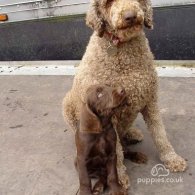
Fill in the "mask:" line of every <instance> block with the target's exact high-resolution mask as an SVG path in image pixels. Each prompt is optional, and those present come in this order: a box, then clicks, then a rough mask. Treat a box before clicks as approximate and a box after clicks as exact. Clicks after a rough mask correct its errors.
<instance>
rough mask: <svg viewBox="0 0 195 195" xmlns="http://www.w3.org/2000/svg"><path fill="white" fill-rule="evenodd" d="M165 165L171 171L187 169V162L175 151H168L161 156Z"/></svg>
mask: <svg viewBox="0 0 195 195" xmlns="http://www.w3.org/2000/svg"><path fill="white" fill-rule="evenodd" d="M161 160H162V161H163V162H164V164H165V167H166V168H168V169H169V170H170V171H171V172H183V171H185V170H186V169H187V162H186V161H185V159H183V158H182V157H181V156H179V155H177V154H176V153H169V154H166V155H164V156H162V157H161Z"/></svg>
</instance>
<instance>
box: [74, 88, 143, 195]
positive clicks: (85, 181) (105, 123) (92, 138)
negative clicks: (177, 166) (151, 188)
mask: <svg viewBox="0 0 195 195" xmlns="http://www.w3.org/2000/svg"><path fill="white" fill-rule="evenodd" d="M125 98H126V95H125V90H124V89H122V88H120V87H119V88H112V87H108V86H104V85H94V86H92V87H90V88H89V89H88V91H87V100H86V104H83V105H82V108H81V117H80V127H79V130H78V131H77V132H76V135H75V141H76V147H77V158H76V161H75V165H76V168H77V170H78V173H79V181H80V195H91V194H100V193H101V192H103V190H104V188H105V187H106V185H108V186H109V188H110V194H111V195H127V192H126V190H125V189H123V188H122V187H121V185H120V184H119V182H118V175H117V169H116V163H117V156H116V140H117V135H116V132H115V130H114V128H113V125H112V121H111V119H112V115H113V110H114V109H116V108H117V107H119V106H120V105H121V104H124V103H125ZM127 154H128V156H129V157H130V159H131V160H134V161H136V160H137V161H138V162H139V161H140V160H141V161H142V162H143V155H137V154H138V153H136V152H130V151H128V152H127V153H126V154H125V155H127ZM139 154H140V153H139ZM144 157H145V156H144ZM135 159H136V160H135ZM144 161H145V159H144ZM92 177H96V178H98V179H99V180H98V181H97V183H96V184H95V186H94V188H93V189H92V186H91V178H92Z"/></svg>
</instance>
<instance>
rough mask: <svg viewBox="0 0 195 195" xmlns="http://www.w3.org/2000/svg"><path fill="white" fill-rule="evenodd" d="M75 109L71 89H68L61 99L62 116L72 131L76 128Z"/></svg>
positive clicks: (76, 117)
mask: <svg viewBox="0 0 195 195" xmlns="http://www.w3.org/2000/svg"><path fill="white" fill-rule="evenodd" d="M76 109H77V108H76V103H75V101H74V99H73V95H72V93H71V91H69V92H68V93H67V94H66V96H65V97H64V99H63V116H64V120H65V122H66V123H67V125H69V127H70V128H71V129H73V130H74V131H76V130H77V129H78V116H77V112H76Z"/></svg>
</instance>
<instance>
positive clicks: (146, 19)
mask: <svg viewBox="0 0 195 195" xmlns="http://www.w3.org/2000/svg"><path fill="white" fill-rule="evenodd" d="M86 21H87V25H88V26H89V27H91V28H92V29H93V30H95V31H97V32H98V35H99V36H100V37H102V36H103V35H104V33H105V32H106V31H107V32H109V31H111V32H114V34H115V36H117V37H118V38H119V39H120V40H121V41H128V40H130V39H131V38H132V37H136V36H137V35H139V34H140V32H141V31H142V30H143V26H144V25H145V26H146V27H147V28H150V29H152V28H153V10H152V6H151V0H91V4H90V8H89V10H88V12H87V17H86Z"/></svg>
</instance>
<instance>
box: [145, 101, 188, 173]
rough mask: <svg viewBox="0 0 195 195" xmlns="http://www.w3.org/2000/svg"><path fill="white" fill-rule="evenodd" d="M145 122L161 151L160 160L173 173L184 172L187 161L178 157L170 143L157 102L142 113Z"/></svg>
mask: <svg viewBox="0 0 195 195" xmlns="http://www.w3.org/2000/svg"><path fill="white" fill-rule="evenodd" d="M142 114H143V117H144V120H145V122H146V124H147V126H148V129H149V131H150V132H151V134H152V138H153V140H154V143H155V145H156V147H157V149H158V150H159V153H160V159H161V160H162V161H163V162H164V164H165V166H166V167H167V168H169V169H170V170H171V171H172V172H178V171H184V170H185V169H186V167H187V164H186V161H185V160H184V159H183V158H182V157H180V156H179V155H177V154H176V153H175V151H174V149H173V147H172V145H171V144H170V142H169V141H168V138H167V135H166V132H165V128H164V125H163V122H162V119H161V116H160V111H159V109H158V105H157V102H155V101H151V102H150V104H148V105H147V106H146V107H145V109H144V110H143V112H142Z"/></svg>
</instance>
